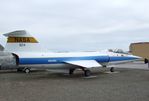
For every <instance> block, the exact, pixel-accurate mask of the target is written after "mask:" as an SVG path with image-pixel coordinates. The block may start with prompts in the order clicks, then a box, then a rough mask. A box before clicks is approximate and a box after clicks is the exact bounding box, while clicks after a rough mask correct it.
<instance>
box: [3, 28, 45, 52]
mask: <svg viewBox="0 0 149 101" xmlns="http://www.w3.org/2000/svg"><path fill="white" fill-rule="evenodd" d="M4 36H6V37H7V44H6V46H5V51H8V52H39V51H43V50H42V48H41V46H40V44H39V42H38V41H37V40H36V39H35V38H34V37H33V36H31V35H30V34H29V33H28V32H26V31H25V30H18V31H14V32H10V33H7V34H4Z"/></svg>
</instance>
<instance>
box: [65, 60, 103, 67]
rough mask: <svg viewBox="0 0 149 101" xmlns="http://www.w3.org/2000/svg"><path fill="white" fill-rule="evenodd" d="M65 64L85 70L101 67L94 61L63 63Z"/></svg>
mask: <svg viewBox="0 0 149 101" xmlns="http://www.w3.org/2000/svg"><path fill="white" fill-rule="evenodd" d="M65 63H68V64H72V65H76V66H81V67H86V68H92V67H102V65H101V64H99V63H98V62H97V61H96V60H78V61H65Z"/></svg>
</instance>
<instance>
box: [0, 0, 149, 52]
mask: <svg viewBox="0 0 149 101" xmlns="http://www.w3.org/2000/svg"><path fill="white" fill-rule="evenodd" d="M148 10H149V1H148V0H0V12H1V13H0V33H1V35H0V43H1V44H2V45H5V42H6V38H5V37H3V36H2V34H3V33H8V32H11V31H14V30H22V29H24V30H27V31H28V32H30V33H31V34H32V35H34V36H35V37H36V38H37V39H38V40H39V41H40V42H41V44H43V45H44V46H45V47H47V48H48V49H49V50H51V51H53V50H54V51H84V50H101V49H109V48H122V49H125V50H128V48H129V44H130V43H132V42H140V41H149V11H148Z"/></svg>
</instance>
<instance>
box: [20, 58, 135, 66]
mask: <svg viewBox="0 0 149 101" xmlns="http://www.w3.org/2000/svg"><path fill="white" fill-rule="evenodd" d="M134 59H137V58H134V57H125V56H110V57H109V56H86V57H58V58H20V59H19V63H20V64H22V65H25V64H61V63H65V61H75V60H77V61H79V60H96V61H97V62H99V63H103V62H112V61H126V60H134Z"/></svg>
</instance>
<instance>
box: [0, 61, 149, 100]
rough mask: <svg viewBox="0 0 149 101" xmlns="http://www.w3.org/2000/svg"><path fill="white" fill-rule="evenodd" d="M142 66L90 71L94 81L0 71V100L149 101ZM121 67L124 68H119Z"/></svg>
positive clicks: (147, 72)
mask: <svg viewBox="0 0 149 101" xmlns="http://www.w3.org/2000/svg"><path fill="white" fill-rule="evenodd" d="M130 66H131V67H137V68H146V65H144V64H143V63H133V64H125V65H119V66H117V67H119V68H118V69H117V71H118V72H117V73H107V72H101V71H100V70H99V69H92V71H93V75H95V76H96V77H94V78H84V77H83V74H82V72H81V71H76V72H75V74H74V75H72V76H68V75H64V74H55V73H50V72H47V71H33V72H31V73H30V74H24V73H16V71H10V70H9V71H8V70H7V71H0V101H149V70H140V69H126V68H124V67H130ZM120 67H123V68H120Z"/></svg>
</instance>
